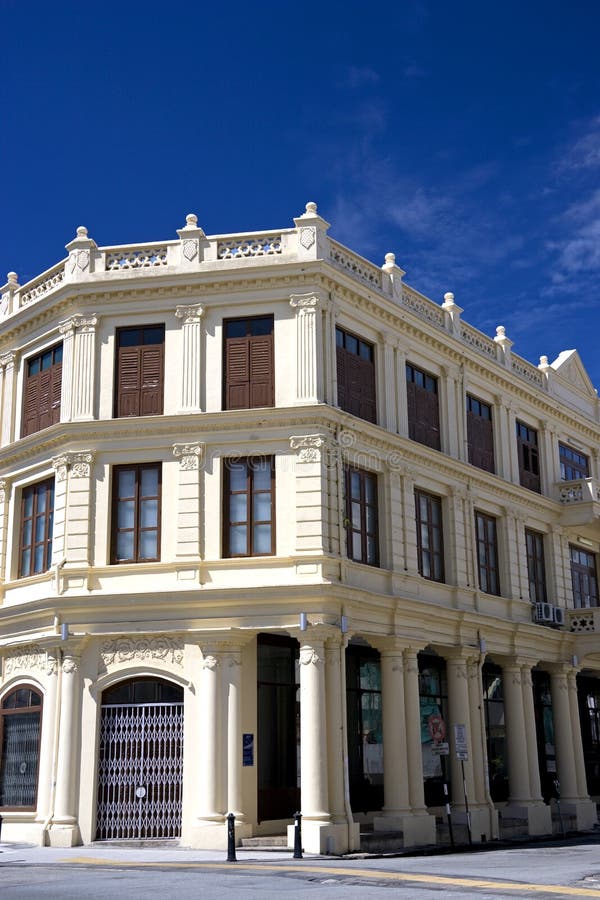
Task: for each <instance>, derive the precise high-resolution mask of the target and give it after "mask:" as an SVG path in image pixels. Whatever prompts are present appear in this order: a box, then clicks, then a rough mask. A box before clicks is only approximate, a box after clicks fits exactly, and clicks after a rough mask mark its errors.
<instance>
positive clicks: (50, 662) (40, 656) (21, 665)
mask: <svg viewBox="0 0 600 900" xmlns="http://www.w3.org/2000/svg"><path fill="white" fill-rule="evenodd" d="M36 670H37V671H39V672H42V673H45V674H46V675H54V674H55V673H56V670H57V663H56V659H55V657H54V656H51V655H50V654H49V653H48V652H47V651H46V650H43V649H42V648H41V647H39V646H38V645H37V644H29V645H27V646H26V647H20V648H19V649H18V650H9V651H7V652H6V651H5V654H4V675H5V677H7V676H8V675H13V674H14V673H15V672H32V671H36Z"/></svg>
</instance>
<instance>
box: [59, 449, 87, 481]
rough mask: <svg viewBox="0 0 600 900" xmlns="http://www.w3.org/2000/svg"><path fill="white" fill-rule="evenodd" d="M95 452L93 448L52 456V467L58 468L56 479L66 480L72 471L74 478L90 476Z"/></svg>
mask: <svg viewBox="0 0 600 900" xmlns="http://www.w3.org/2000/svg"><path fill="white" fill-rule="evenodd" d="M94 457H95V454H94V453H93V452H92V451H91V450H80V451H77V452H73V453H61V455H60V456H54V457H52V467H53V468H54V469H55V470H56V480H57V481H65V479H66V477H67V473H68V472H69V471H70V473H71V477H72V478H89V477H90V472H91V464H92V463H93V461H94Z"/></svg>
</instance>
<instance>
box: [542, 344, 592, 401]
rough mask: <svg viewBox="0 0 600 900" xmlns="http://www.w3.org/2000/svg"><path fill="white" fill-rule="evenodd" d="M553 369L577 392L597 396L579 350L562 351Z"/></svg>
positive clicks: (553, 364)
mask: <svg viewBox="0 0 600 900" xmlns="http://www.w3.org/2000/svg"><path fill="white" fill-rule="evenodd" d="M552 368H553V369H554V371H555V372H556V374H557V375H560V377H561V379H562V380H563V381H565V382H566V383H567V384H568V385H569V386H570V387H572V388H575V390H576V391H579V392H580V393H583V394H586V395H587V396H588V397H596V396H597V394H596V390H595V388H594V385H593V384H592V382H591V381H590V376H589V375H588V373H587V372H586V370H585V366H584V365H583V363H582V362H581V357H580V356H579V353H578V352H577V350H562V351H561V352H560V353H559V354H558V356H557V357H556V359H555V360H554V362H553V363H552Z"/></svg>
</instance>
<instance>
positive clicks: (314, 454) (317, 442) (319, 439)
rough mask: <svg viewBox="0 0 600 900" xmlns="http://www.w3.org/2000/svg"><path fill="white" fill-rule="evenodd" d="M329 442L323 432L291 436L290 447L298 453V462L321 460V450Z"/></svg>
mask: <svg viewBox="0 0 600 900" xmlns="http://www.w3.org/2000/svg"><path fill="white" fill-rule="evenodd" d="M326 443H327V440H326V438H325V437H324V436H323V435H322V434H307V435H302V436H300V437H291V438H290V447H291V449H292V450H296V451H297V453H298V462H301V463H309V462H320V460H321V450H322V449H323V447H325V445H326Z"/></svg>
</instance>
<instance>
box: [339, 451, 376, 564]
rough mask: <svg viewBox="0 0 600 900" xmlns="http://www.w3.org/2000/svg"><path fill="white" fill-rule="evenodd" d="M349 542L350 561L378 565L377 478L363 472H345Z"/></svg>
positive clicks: (351, 470) (347, 536) (346, 521)
mask: <svg viewBox="0 0 600 900" xmlns="http://www.w3.org/2000/svg"><path fill="white" fill-rule="evenodd" d="M345 524H346V541H347V544H346V546H347V553H348V558H349V559H353V560H354V561H355V562H362V563H366V564H367V565H368V566H378V565H379V533H378V524H377V476H376V475H372V474H371V473H370V472H365V471H363V470H362V469H352V468H350V467H348V468H347V469H346V520H345Z"/></svg>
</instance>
